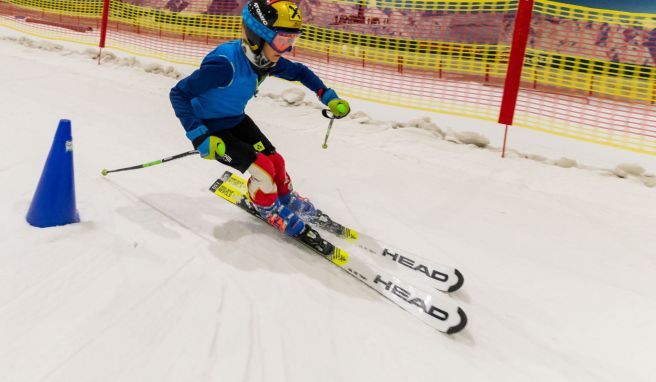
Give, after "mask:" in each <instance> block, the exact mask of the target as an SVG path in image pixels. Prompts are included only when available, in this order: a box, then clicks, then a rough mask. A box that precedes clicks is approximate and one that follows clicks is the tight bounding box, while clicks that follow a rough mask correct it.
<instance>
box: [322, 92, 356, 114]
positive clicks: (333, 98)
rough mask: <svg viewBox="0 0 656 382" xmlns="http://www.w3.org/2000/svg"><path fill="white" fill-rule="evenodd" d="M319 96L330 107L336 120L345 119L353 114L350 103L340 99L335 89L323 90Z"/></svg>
mask: <svg viewBox="0 0 656 382" xmlns="http://www.w3.org/2000/svg"><path fill="white" fill-rule="evenodd" d="M317 94H318V95H319V97H320V98H321V102H323V104H324V105H326V106H328V108H329V109H330V112H331V113H332V114H333V115H334V116H335V118H338V119H339V118H344V117H346V116H347V115H348V113H350V112H351V107H350V106H349V103H348V102H347V101H346V100H343V99H341V98H339V96H337V93H335V91H334V90H333V89H321V90H319V92H317Z"/></svg>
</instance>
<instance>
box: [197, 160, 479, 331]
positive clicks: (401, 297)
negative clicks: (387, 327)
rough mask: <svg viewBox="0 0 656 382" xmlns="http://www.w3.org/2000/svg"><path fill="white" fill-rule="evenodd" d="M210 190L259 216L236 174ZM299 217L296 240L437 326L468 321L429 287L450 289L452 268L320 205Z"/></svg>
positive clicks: (454, 285)
mask: <svg viewBox="0 0 656 382" xmlns="http://www.w3.org/2000/svg"><path fill="white" fill-rule="evenodd" d="M210 191H212V192H213V193H214V194H216V195H218V196H220V197H221V198H223V199H225V200H227V201H228V202H230V203H232V204H234V205H236V206H238V207H240V208H241V209H242V210H244V211H246V212H248V213H250V214H251V215H253V216H255V217H257V218H260V219H262V218H261V217H260V214H259V213H258V212H257V210H256V209H255V207H254V206H253V203H252V202H251V200H250V199H249V197H248V191H247V186H246V180H244V179H243V178H241V177H239V176H238V175H235V174H232V173H231V172H230V171H226V172H225V173H224V174H223V176H221V178H219V179H217V181H216V182H214V184H212V186H211V187H210ZM304 220H306V228H305V230H304V231H303V232H302V233H301V234H300V235H299V236H297V237H293V238H292V239H294V240H297V241H299V242H301V243H302V244H304V245H305V246H307V247H309V248H310V249H312V250H313V251H314V252H316V253H318V254H319V255H321V256H323V257H324V258H326V259H327V260H329V261H331V262H332V263H333V264H335V265H337V266H339V267H340V268H342V269H344V270H345V271H347V272H348V273H349V274H351V275H352V276H354V277H355V278H357V279H358V280H360V281H361V282H363V283H364V284H366V285H367V286H369V287H371V288H372V289H374V290H375V291H377V292H378V293H380V294H381V295H383V296H384V297H386V298H387V299H389V300H390V301H392V302H393V303H395V304H396V305H398V306H399V307H401V308H402V309H404V310H406V311H408V312H409V313H411V314H412V315H414V316H415V317H417V318H419V319H420V320H422V321H423V322H424V323H426V324H428V325H429V326H431V327H433V328H435V329H437V330H439V331H441V332H444V333H447V334H452V333H456V332H459V331H461V330H462V329H463V328H464V327H465V325H466V324H467V316H466V315H465V312H464V311H463V310H462V309H461V308H460V307H458V305H457V304H455V303H454V302H453V301H452V300H450V299H449V298H448V297H446V296H445V295H444V294H442V293H436V292H435V291H434V290H433V289H437V290H439V291H441V292H453V291H455V290H457V289H459V288H460V287H461V286H462V284H463V281H464V279H463V276H462V274H461V273H460V272H459V271H458V270H457V269H454V268H451V267H448V266H444V265H441V264H430V263H428V262H426V261H424V260H423V259H417V258H414V257H413V256H409V255H406V254H400V253H398V252H397V251H394V250H390V249H388V248H385V247H384V246H383V245H381V244H380V243H379V242H378V241H377V240H376V239H374V238H373V237H371V236H368V235H366V234H363V233H360V232H357V231H356V230H353V229H351V228H348V227H346V226H344V225H342V224H340V223H337V222H335V221H334V220H332V219H331V218H330V217H329V216H328V215H326V214H325V213H323V212H322V211H320V210H317V213H316V214H315V215H314V216H312V217H310V218H304ZM315 227H316V228H318V229H321V230H322V231H325V232H328V233H329V234H331V235H334V236H335V237H336V238H338V240H344V241H346V242H349V243H352V244H354V245H351V246H350V247H349V251H348V252H347V251H346V250H345V249H343V248H341V247H339V246H337V245H335V244H334V243H332V242H331V241H328V240H326V239H325V238H324V237H322V236H321V234H320V233H319V232H318V231H317V230H316V229H315ZM399 274H405V275H406V276H407V277H406V278H411V279H413V281H415V280H416V281H417V282H419V283H420V284H421V285H422V286H423V288H419V287H417V286H415V285H413V284H411V283H409V282H407V281H406V280H403V279H401V278H400V277H399Z"/></svg>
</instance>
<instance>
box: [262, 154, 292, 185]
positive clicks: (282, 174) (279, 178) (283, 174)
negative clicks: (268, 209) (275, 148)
mask: <svg viewBox="0 0 656 382" xmlns="http://www.w3.org/2000/svg"><path fill="white" fill-rule="evenodd" d="M267 157H268V158H269V159H270V160H271V162H272V163H273V166H274V168H275V170H276V173H275V176H274V178H273V181H274V182H275V183H276V186H277V187H278V194H280V195H287V194H289V193H290V192H291V190H292V182H291V179H290V178H289V174H288V173H287V171H286V170H285V158H283V157H282V155H280V154H279V153H277V152H274V153H273V154H270V155H268V156H267Z"/></svg>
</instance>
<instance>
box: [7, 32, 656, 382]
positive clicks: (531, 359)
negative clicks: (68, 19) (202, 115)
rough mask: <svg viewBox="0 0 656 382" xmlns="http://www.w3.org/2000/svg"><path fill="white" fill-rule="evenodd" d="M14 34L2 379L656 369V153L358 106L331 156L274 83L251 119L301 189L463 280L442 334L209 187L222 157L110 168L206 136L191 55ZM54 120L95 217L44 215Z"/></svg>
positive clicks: (445, 376) (539, 377)
mask: <svg viewBox="0 0 656 382" xmlns="http://www.w3.org/2000/svg"><path fill="white" fill-rule="evenodd" d="M0 35H2V36H4V37H0V57H1V58H0V60H1V61H0V62H1V63H2V66H1V67H2V71H0V81H1V83H2V88H1V90H0V105H2V106H1V108H2V113H1V114H0V123H1V124H0V126H2V136H3V139H2V140H1V141H0V153H2V161H1V162H0V182H1V183H0V184H1V185H2V189H1V191H0V192H1V195H2V198H0V210H1V211H2V214H1V216H2V228H3V229H2V230H1V231H0V344H2V345H1V346H0V380H2V381H12V382H13V381H176V382H177V381H442V380H443V381H528V380H530V381H577V382H581V381H595V382H598V381H653V380H655V379H656V365H655V364H654V362H653V359H654V356H656V321H655V320H654V319H653V317H654V316H656V278H655V277H654V275H655V274H656V247H655V246H654V240H653V234H654V227H656V198H655V195H656V194H655V192H656V189H654V188H652V187H649V186H653V184H652V183H651V181H652V180H653V178H654V177H653V176H651V174H653V172H651V171H653V170H654V169H656V161H655V160H654V158H652V157H648V156H644V155H637V154H633V153H630V152H624V151H620V150H615V149H611V148H607V147H603V146H595V145H591V144H586V143H580V142H575V141H568V140H564V139H562V138H558V137H551V136H548V135H545V134H539V133H534V132H531V131H528V130H524V129H518V128H511V139H510V145H511V148H513V149H514V151H511V152H510V155H509V157H508V158H506V159H502V158H500V155H499V149H498V147H500V145H501V144H500V139H501V137H502V136H503V129H502V128H500V127H499V126H496V125H493V124H485V123H481V122H479V121H476V120H468V119H462V118H455V117H450V116H441V115H436V114H427V113H425V112H417V111H411V110H403V109H398V108H391V107H388V106H378V105H375V104H371V103H366V102H361V101H357V100H353V110H354V113H353V116H354V118H347V119H343V120H339V121H337V122H335V124H334V127H333V130H332V133H331V136H330V140H329V148H328V149H327V150H322V149H321V143H322V142H323V137H324V133H325V129H326V127H327V121H326V120H325V119H324V118H322V117H321V116H320V113H319V110H320V108H321V105H319V104H318V102H317V101H316V100H315V98H312V97H307V96H306V97H304V98H303V97H302V94H301V93H299V92H298V91H297V90H291V91H286V89H289V88H294V87H295V85H294V84H290V83H286V82H283V81H277V80H274V79H270V80H268V81H266V82H265V83H264V85H263V87H262V90H261V95H260V96H259V97H258V98H256V99H254V100H253V101H252V102H251V103H250V104H249V106H248V109H247V112H248V113H249V114H250V115H251V116H252V117H253V118H254V120H256V121H257V122H258V123H259V124H260V126H261V128H262V129H263V130H264V131H265V132H266V133H267V134H268V136H269V137H270V138H271V140H272V141H273V142H274V144H275V145H276V146H277V148H278V149H279V151H280V152H281V153H283V155H284V156H285V158H286V160H287V164H288V169H289V171H290V173H291V175H292V177H293V180H294V184H295V186H296V188H297V189H298V190H300V191H301V192H302V193H303V194H305V195H307V196H311V197H312V198H313V199H314V200H315V201H316V203H317V204H318V205H319V206H322V207H324V209H326V210H328V211H329V212H330V213H331V215H333V217H334V218H336V219H338V220H340V221H343V222H346V223H348V224H350V225H352V226H353V227H354V228H356V229H360V230H362V231H366V232H367V233H369V234H371V235H373V236H375V237H378V238H384V240H385V242H386V243H387V244H389V245H392V246H395V247H399V248H403V249H405V250H407V251H408V252H411V253H413V254H421V256H423V257H425V258H427V259H430V260H431V261H434V262H440V263H446V264H450V265H453V266H455V267H457V268H459V269H460V270H461V271H462V272H463V274H464V275H465V285H464V287H463V289H462V290H461V291H458V292H456V293H454V294H452V297H451V298H452V299H454V300H455V301H457V302H458V303H459V304H460V305H461V306H462V307H463V308H464V309H465V311H466V312H467V314H468V316H469V319H470V321H469V324H468V327H467V328H466V329H465V330H464V331H463V332H461V333H458V334H456V335H453V336H448V335H444V334H441V333H439V332H436V331H434V330H433V329H431V328H430V327H428V326H426V325H424V324H423V323H421V322H420V321H419V320H417V319H415V318H414V317H413V316H411V315H410V314H408V313H407V312H404V311H403V310H401V309H398V308H397V307H395V306H394V305H393V304H392V303H390V302H389V301H387V300H385V299H384V298H382V297H381V296H380V295H378V294H377V293H376V292H374V291H373V290H370V289H368V288H366V287H365V286H364V285H363V284H361V283H359V282H358V281H357V280H355V279H354V278H352V277H350V276H349V275H348V274H346V273H345V272H343V271H341V270H340V269H338V268H337V267H334V266H332V265H330V264H329V263H328V262H326V261H324V260H323V259H321V258H320V257H318V256H316V255H313V254H310V253H308V252H307V251H306V250H305V249H304V248H302V247H299V246H298V245H295V244H294V243H292V242H290V240H289V239H286V238H284V237H281V236H280V235H277V234H276V233H275V232H274V231H273V230H272V229H270V228H269V227H267V226H265V225H263V224H262V223H260V222H259V221H257V220H255V219H253V218H251V217H249V216H247V215H246V214H244V213H243V212H241V211H239V210H237V209H236V208H234V207H233V206H230V205H229V204H227V203H225V202H223V201H222V200H220V199H219V198H217V197H216V196H214V195H212V194H211V193H210V192H209V191H208V190H207V188H208V187H209V185H210V184H211V183H212V182H213V181H214V180H215V179H216V178H217V177H218V176H219V175H220V174H221V173H222V172H223V171H224V170H225V168H224V167H223V166H221V165H219V164H217V163H214V162H210V161H205V160H201V159H199V158H197V157H193V158H186V159H180V160H177V161H175V162H171V163H167V164H163V165H159V166H154V167H151V168H148V169H144V170H138V171H131V172H124V173H116V174H110V175H109V176H108V177H102V176H101V175H100V170H101V169H102V168H110V169H111V168H117V167H124V166H129V165H133V164H138V163H144V162H149V161H151V160H155V159H159V158H163V157H166V156H169V155H172V154H176V153H179V152H183V151H186V150H189V149H190V146H189V144H188V142H187V140H186V138H185V137H184V134H183V130H182V128H181V127H180V125H179V122H178V121H177V119H176V118H175V116H174V114H173V112H172V110H171V107H170V105H169V101H168V91H169V89H170V88H171V87H172V86H173V85H174V84H175V82H176V81H177V80H176V78H175V77H176V76H179V75H180V74H185V73H189V72H190V71H191V70H192V68H188V67H187V68H185V67H176V68H172V67H169V66H167V65H165V64H162V65H160V64H157V63H152V62H151V63H144V62H147V61H146V60H141V59H139V60H135V59H129V58H120V56H113V57H112V56H107V57H108V58H106V59H105V62H104V63H103V65H100V66H98V65H97V62H96V61H95V60H94V59H93V58H94V54H95V53H94V52H95V51H93V50H91V51H90V50H84V49H83V48H78V49H76V48H75V47H72V48H71V47H70V46H62V45H60V44H51V43H44V42H40V41H37V40H25V39H22V40H18V39H16V35H15V34H13V33H11V32H8V31H5V30H2V29H0ZM35 48H37V49H35ZM290 102H291V104H290ZM60 118H68V119H71V120H72V121H73V139H74V146H75V177H76V186H77V202H78V209H79V211H80V216H81V219H82V222H81V223H79V224H74V225H68V226H63V227H55V228H48V229H38V228H34V227H31V226H29V225H28V224H27V223H26V222H25V214H26V212H27V209H28V207H29V204H30V201H31V198H32V195H33V193H34V190H35V187H36V184H37V181H38V179H39V176H40V172H41V170H42V168H43V164H44V160H45V158H46V156H47V153H48V151H49V149H50V145H51V143H52V137H53V136H54V132H55V128H56V126H57V123H58V121H59V119H60ZM436 121H437V122H436ZM443 137H444V138H443ZM463 141H464V142H470V143H473V144H459V143H460V142H463ZM486 142H487V143H486ZM479 146H484V148H479ZM562 157H565V158H562ZM618 165H621V166H620V168H616V167H617V166H618ZM620 176H621V177H620ZM650 360H651V361H650Z"/></svg>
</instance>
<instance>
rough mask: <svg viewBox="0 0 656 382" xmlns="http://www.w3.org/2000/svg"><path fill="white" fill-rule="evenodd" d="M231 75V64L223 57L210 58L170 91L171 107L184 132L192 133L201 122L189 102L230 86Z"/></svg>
mask: <svg viewBox="0 0 656 382" xmlns="http://www.w3.org/2000/svg"><path fill="white" fill-rule="evenodd" d="M233 75H234V69H233V67H232V64H231V63H230V61H228V59H227V58H226V57H225V56H217V57H212V58H211V59H208V60H206V61H203V63H202V64H201V66H200V68H198V69H197V70H195V71H194V72H193V73H191V75H189V76H188V77H186V78H184V79H182V80H180V82H178V83H177V84H176V85H175V86H174V87H173V89H171V92H170V93H169V98H170V99H171V105H173V110H174V111H175V115H176V116H177V117H178V119H180V122H181V123H182V126H183V127H184V129H185V131H187V132H189V131H192V130H194V129H196V128H197V127H199V126H200V125H202V122H201V120H200V119H199V118H198V117H197V116H196V114H195V113H194V110H193V108H192V106H191V100H192V99H194V98H196V97H198V96H199V95H201V94H203V93H204V92H206V91H208V90H210V89H213V88H216V87H222V86H226V85H228V84H230V82H231V81H232V77H233Z"/></svg>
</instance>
